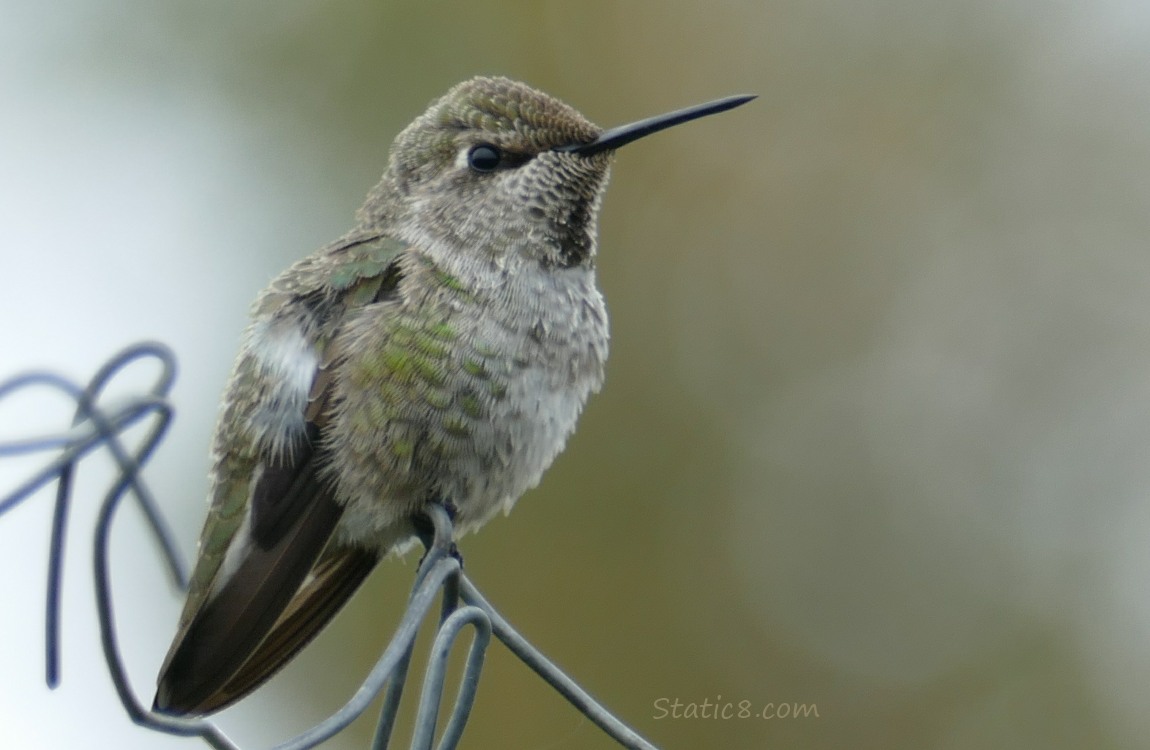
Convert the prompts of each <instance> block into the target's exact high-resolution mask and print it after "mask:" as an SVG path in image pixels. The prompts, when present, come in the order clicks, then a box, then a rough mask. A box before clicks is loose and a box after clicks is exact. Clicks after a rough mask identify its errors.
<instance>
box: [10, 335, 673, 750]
mask: <svg viewBox="0 0 1150 750" xmlns="http://www.w3.org/2000/svg"><path fill="white" fill-rule="evenodd" d="M143 360H152V361H155V362H157V363H158V364H159V365H160V371H159V374H158V376H157V378H156V381H155V383H154V384H153V385H152V387H151V389H150V390H149V391H148V393H147V394H146V395H144V396H139V397H135V398H130V399H126V400H123V401H121V402H119V403H118V404H114V405H103V404H101V403H100V402H101V400H102V396H103V394H104V391H105V389H106V387H107V386H108V384H109V383H111V382H112V381H113V380H115V378H116V377H117V376H118V375H119V374H120V373H121V372H123V371H124V369H125V368H127V367H129V366H130V365H132V364H133V363H135V362H137V361H143ZM175 373H176V364H175V356H174V355H173V354H172V352H171V350H170V349H168V347H166V346H164V345H163V344H160V343H155V342H145V343H140V344H136V345H134V346H131V347H128V348H127V349H125V350H123V351H121V352H120V353H118V354H116V355H115V356H113V357H112V358H110V359H109V360H108V362H107V363H106V364H105V365H104V366H102V367H101V368H100V369H99V370H98V371H97V373H96V374H95V375H94V376H93V377H92V378H91V380H90V381H89V382H88V384H87V385H86V386H84V387H83V388H81V387H79V386H77V385H76V384H75V383H73V382H71V381H70V380H68V379H66V378H63V377H60V376H58V375H55V374H53V373H48V372H33V373H28V374H25V375H19V376H16V377H14V378H11V379H9V380H7V381H5V382H3V383H0V402H2V401H3V400H4V399H7V398H13V397H15V396H16V395H18V394H20V393H23V392H25V391H28V390H32V389H35V388H48V389H51V390H54V391H56V392H58V393H60V394H63V395H64V396H65V397H67V398H68V399H70V400H71V401H72V402H74V403H75V405H76V412H75V416H74V418H73V421H72V426H71V427H70V428H69V429H67V430H64V431H62V432H59V433H56V434H49V435H42V436H37V437H31V438H24V439H15V440H11V441H9V442H0V458H4V457H6V456H17V455H25V454H38V453H45V452H48V451H57V452H58V453H57V455H55V457H54V458H52V460H50V461H49V462H48V464H47V465H46V466H45V467H44V468H42V469H41V470H39V471H37V472H35V473H34V474H33V475H32V476H31V477H30V478H28V479H27V480H25V481H24V482H22V483H21V484H19V485H18V486H17V487H16V489H15V490H13V491H11V492H10V493H8V494H7V495H5V496H3V497H0V516H2V515H3V514H4V513H6V512H7V511H9V510H11V509H12V508H14V507H16V506H17V505H19V504H20V503H21V502H23V501H25V500H27V499H28V498H29V497H31V496H32V495H33V494H35V493H36V492H37V490H40V489H41V488H43V487H46V486H47V485H49V484H51V483H52V482H55V483H56V501H55V505H54V510H53V519H52V530H51V536H50V538H49V544H48V581H47V586H46V599H45V617H44V622H45V657H44V664H45V681H46V683H47V684H48V687H49V688H55V687H56V686H57V685H58V684H59V683H60V680H61V671H60V669H61V667H60V664H61V651H60V592H61V588H62V575H63V561H64V551H65V549H66V547H67V536H68V516H69V511H70V509H71V504H72V500H73V498H72V488H73V479H74V477H75V472H76V468H77V466H78V465H79V463H80V461H81V460H82V459H83V458H85V457H86V456H88V455H89V454H91V453H92V452H93V451H95V450H96V449H103V450H105V451H107V453H108V454H109V455H110V456H111V457H112V459H113V460H114V462H115V463H116V466H117V469H118V472H117V476H116V478H115V480H114V481H113V483H112V486H111V487H110V488H109V490H108V492H107V494H106V495H105V496H104V498H103V501H102V502H101V504H100V508H99V514H98V517H97V521H96V529H95V547H94V555H93V560H92V567H93V573H94V576H95V581H94V585H95V590H96V611H97V619H98V623H99V628H100V641H101V646H102V648H103V652H104V658H105V661H106V662H107V665H108V671H109V674H110V676H111V678H112V683H113V686H114V687H115V690H116V693H117V695H118V696H119V698H120V703H121V704H122V705H123V707H124V710H125V711H126V712H127V714H128V716H129V717H130V718H131V719H132V721H133V722H135V723H136V724H138V725H139V726H141V727H145V728H147V729H151V730H153V731H157V732H163V733H165V734H173V735H178V736H195V737H200V738H202V739H203V740H204V741H205V742H206V743H207V744H208V745H210V746H212V747H213V748H217V750H240V748H239V746H237V745H236V744H234V743H233V742H232V741H231V740H229V739H228V738H227V736H226V735H224V733H223V732H222V731H220V729H219V728H218V727H216V726H215V725H214V724H213V723H212V722H211V721H208V720H205V719H176V718H172V717H168V716H164V715H161V714H156V713H153V712H151V711H150V710H148V709H147V708H145V707H144V705H143V704H142V703H141V702H140V701H139V699H138V698H137V697H136V695H135V694H134V693H133V692H132V689H131V686H130V684H129V683H128V679H127V675H126V673H125V667H124V662H123V658H122V656H121V651H120V643H119V641H118V639H117V637H116V620H115V613H114V611H113V608H112V581H111V576H110V571H109V552H110V550H109V540H110V538H111V528H112V523H113V521H114V518H115V515H116V512H117V510H118V508H119V507H120V501H121V500H122V499H123V498H124V496H125V495H126V494H128V493H131V495H132V496H133V497H134V498H135V499H136V503H137V505H138V506H139V508H140V509H141V510H142V511H143V513H144V516H145V519H146V521H147V525H148V528H149V529H150V531H151V533H152V536H153V537H154V538H155V540H156V542H157V543H158V546H159V551H160V556H161V558H162V559H163V564H164V566H165V567H166V568H167V570H168V573H169V575H170V576H171V578H172V581H173V583H174V584H175V586H176V587H177V588H178V589H180V590H181V591H182V590H183V589H185V588H186V587H187V580H188V572H187V571H188V569H187V566H186V565H185V563H184V561H183V559H182V558H181V557H180V554H179V551H178V549H177V546H176V543H175V537H174V535H173V534H172V531H171V528H170V527H169V525H168V523H167V521H166V520H165V519H164V516H163V514H162V512H161V511H160V509H159V505H158V504H157V503H156V501H155V499H154V498H153V496H152V494H151V492H150V491H149V490H148V488H147V486H146V484H145V483H144V481H143V478H142V477H141V470H142V468H143V466H144V465H145V464H146V463H147V461H148V460H149V459H150V458H151V456H152V455H153V453H154V452H155V450H156V448H157V447H158V446H159V443H160V441H161V440H162V439H163V437H164V434H165V433H166V431H167V428H168V426H169V424H170V423H171V420H172V407H171V404H170V403H169V402H168V400H167V399H168V394H169V393H170V390H171V387H172V383H173V381H174V380H175ZM141 423H148V424H149V427H148V429H147V430H146V432H145V433H144V435H143V437H142V438H141V439H140V440H139V444H138V445H137V446H136V447H135V448H134V449H129V448H128V447H126V446H125V445H124V443H123V442H122V441H121V435H122V434H123V433H124V431H125V430H127V429H128V428H130V427H133V426H135V425H137V424H141ZM427 515H428V520H429V521H430V522H431V526H432V529H433V530H434V533H433V534H432V535H431V537H430V538H429V539H427V540H425V542H424V543H425V545H426V546H427V554H426V555H425V556H424V558H423V560H422V561H421V562H420V565H419V568H418V570H417V572H416V578H415V585H414V587H413V589H412V592H411V596H410V597H409V599H408V604H407V609H406V611H405V612H404V615H403V618H402V619H401V621H400V624H399V626H398V627H397V629H396V632H395V634H394V635H393V636H392V639H391V641H390V643H389V644H388V646H387V648H386V649H385V650H384V652H383V654H382V655H381V656H380V658H379V660H378V661H377V662H376V664H375V666H374V667H373V668H372V670H371V672H370V673H369V674H368V676H367V678H366V679H365V680H364V682H363V684H362V685H361V686H360V687H359V689H358V690H357V691H356V692H355V693H354V694H353V695H352V697H351V698H350V699H349V700H348V702H347V703H346V704H344V706H343V707H342V708H340V709H339V710H338V711H336V712H335V713H334V714H332V715H331V716H330V717H328V718H327V719H325V720H324V721H322V722H320V723H319V724H316V725H315V726H313V727H311V728H310V729H308V730H307V731H305V732H303V733H301V734H299V735H298V736H296V737H294V738H292V739H289V740H287V741H285V742H283V743H281V744H279V745H277V746H276V750H305V749H306V748H312V747H316V746H317V745H319V744H321V743H323V742H325V741H327V740H328V739H330V738H332V737H333V736H335V735H336V734H338V733H340V732H341V731H343V730H344V729H346V728H347V727H348V726H349V725H350V724H351V723H352V722H354V721H355V720H356V719H357V718H358V717H359V716H361V715H362V714H363V712H364V711H366V710H367V708H368V707H369V706H370V705H371V704H372V702H373V701H375V699H376V698H377V697H378V696H379V694H380V693H381V692H383V690H384V688H385V687H386V689H387V693H386V695H385V697H384V701H383V708H382V709H381V711H380V715H379V719H378V721H377V723H376V732H375V737H374V739H373V741H372V748H373V750H386V748H387V747H388V745H389V743H390V740H391V735H392V731H393V729H394V727H395V721H396V717H397V715H398V711H399V705H400V701H401V698H402V696H403V688H404V685H405V684H406V682H407V673H408V669H409V666H410V663H411V657H412V651H413V649H414V644H415V637H416V634H417V633H418V631H419V627H420V624H421V623H422V622H423V621H424V619H425V618H426V617H427V614H428V612H429V611H430V610H431V607H432V605H433V604H434V603H435V600H436V598H437V597H438V598H440V600H441V606H440V614H439V627H438V631H437V633H436V636H435V640H434V643H433V644H432V648H431V654H430V657H429V660H428V665H427V668H426V669H425V670H424V679H423V687H422V691H421V694H420V699H419V706H418V707H417V709H416V720H415V729H414V732H413V735H412V739H411V745H410V747H411V748H412V750H431V748H432V746H433V742H434V738H435V730H436V724H437V719H438V716H439V711H440V706H441V703H442V700H443V691H444V683H445V681H446V676H447V662H448V657H449V656H450V654H451V653H452V651H453V650H454V648H455V644H456V641H457V640H458V639H459V637H460V635H461V634H462V633H463V631H464V630H466V629H468V628H470V629H472V631H473V632H474V635H473V637H472V640H471V645H470V647H469V649H468V654H467V660H466V663H465V666H464V669H463V675H462V677H461V679H460V685H459V688H458V690H457V692H456V695H455V701H454V703H453V705H452V709H451V713H450V716H449V717H448V720H447V723H446V725H445V727H444V729H443V732H442V733H441V735H440V737H439V743H438V744H437V745H435V747H436V748H437V750H453V749H454V748H456V747H457V746H458V745H459V741H460V739H461V737H462V735H463V730H464V728H465V726H466V724H467V720H468V717H469V715H470V712H471V709H472V707H473V705H474V702H475V695H476V691H477V689H478V685H479V676H480V673H481V672H482V670H483V660H484V656H485V655H486V652H487V647H488V645H489V644H490V641H491V636H492V635H493V634H494V635H495V637H496V638H498V639H499V640H500V641H501V642H503V643H504V644H505V645H506V646H507V648H508V649H509V650H510V651H511V652H512V653H513V654H515V655H516V656H517V657H518V658H519V659H520V660H522V661H523V663H524V664H526V665H527V666H529V667H530V668H531V669H532V670H534V671H535V672H536V673H537V674H538V675H539V676H540V677H542V678H543V680H544V681H545V682H547V684H549V685H551V686H552V687H553V688H554V689H555V690H556V691H558V692H559V693H560V695H562V696H563V697H564V698H566V699H567V700H568V701H569V702H570V703H571V704H572V705H573V706H575V708H576V709H577V710H578V711H580V712H581V713H582V714H583V715H585V716H586V717H587V718H588V719H590V720H591V721H592V722H594V723H595V724H596V725H597V726H599V727H600V728H601V729H602V730H603V731H604V732H605V733H606V734H607V735H608V736H610V737H611V738H613V739H614V740H616V741H617V742H618V743H619V744H620V745H622V746H623V747H626V748H632V749H634V750H656V748H655V746H654V745H652V744H651V743H650V742H648V741H647V740H645V739H643V738H642V737H641V736H639V735H638V734H637V733H636V732H635V731H633V730H632V729H630V728H629V727H627V726H626V725H625V724H623V722H621V721H620V720H619V719H618V718H616V717H615V716H613V715H612V714H611V713H610V712H608V711H607V710H606V708H604V707H603V706H602V705H601V704H600V703H598V702H596V701H595V700H594V699H593V698H591V697H590V696H589V695H588V694H587V693H586V692H585V691H584V690H583V689H582V688H580V687H579V686H578V685H577V684H576V683H575V682H574V680H572V679H571V678H570V677H568V676H567V675H566V674H564V673H563V672H562V671H561V670H560V669H559V668H558V667H556V666H555V665H554V664H553V663H552V662H550V661H549V660H548V659H547V658H546V657H544V656H543V655H542V654H541V653H540V652H539V651H538V650H536V649H535V648H534V647H533V646H531V645H530V644H529V643H528V642H527V640H526V639H524V638H523V636H521V635H520V634H519V633H518V632H516V631H515V630H514V629H513V628H512V627H511V626H510V625H509V624H508V623H507V621H506V620H504V619H503V617H501V616H500V615H499V613H498V612H496V611H495V609H494V608H493V607H492V606H491V605H490V604H489V603H488V602H487V600H486V599H484V598H483V596H482V595H481V594H480V593H479V591H478V589H476V587H475V586H474V585H473V584H472V583H471V581H470V580H468V579H467V577H466V576H465V575H464V574H463V571H462V569H461V567H460V561H459V556H458V553H457V552H456V550H455V545H454V543H453V542H452V539H453V530H452V522H451V515H450V514H449V513H448V511H447V510H446V509H445V508H443V507H442V506H439V505H435V506H432V507H431V508H430V509H429V510H428V512H427ZM461 603H462V605H461Z"/></svg>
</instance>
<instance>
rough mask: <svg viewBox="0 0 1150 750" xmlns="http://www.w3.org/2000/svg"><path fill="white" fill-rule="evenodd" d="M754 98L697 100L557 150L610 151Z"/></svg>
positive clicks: (591, 152)
mask: <svg viewBox="0 0 1150 750" xmlns="http://www.w3.org/2000/svg"><path fill="white" fill-rule="evenodd" d="M754 98H755V96H754V95H750V96H746V95H744V96H728V97H727V98H725V99H717V100H715V101H713V102H707V103H706V104H696V105H695V106H694V107H687V108H686V109H680V110H676V111H675V112H668V113H667V114H665V115H656V116H655V117H648V118H647V119H646V120H639V121H638V122H633V123H631V124H630V125H620V126H619V127H617V128H611V129H610V130H604V131H603V132H602V133H601V134H600V135H599V137H598V138H596V139H595V140H593V141H591V142H590V143H573V144H571V145H569V146H556V147H555V150H556V151H564V152H566V153H569V154H579V155H580V156H591V155H592V154H597V153H599V152H600V151H610V150H612V149H616V148H619V147H620V146H624V145H626V144H628V143H630V142H631V141H636V140H638V139H640V138H642V137H643V136H647V135H651V133H658V132H659V131H660V130H665V129H667V128H669V127H672V126H674V125H681V124H682V123H684V122H690V121H691V120H697V119H698V118H700V117H706V116H707V115H716V114H718V113H720V112H726V111H727V110H728V109H734V108H735V107H738V106H741V105H743V104H746V103H747V102H749V101H750V100H752V99H754Z"/></svg>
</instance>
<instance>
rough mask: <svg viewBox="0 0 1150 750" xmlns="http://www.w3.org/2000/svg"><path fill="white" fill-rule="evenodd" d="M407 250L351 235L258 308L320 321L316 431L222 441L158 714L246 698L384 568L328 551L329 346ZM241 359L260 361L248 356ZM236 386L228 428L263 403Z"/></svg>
mask: <svg viewBox="0 0 1150 750" xmlns="http://www.w3.org/2000/svg"><path fill="white" fill-rule="evenodd" d="M402 249H403V246H402V245H400V244H399V243H398V242H396V241H394V240H390V239H388V238H382V237H378V236H357V235H349V237H347V238H344V239H343V240H341V241H339V242H337V243H333V245H331V246H329V247H328V248H325V249H324V250H323V251H321V252H320V253H318V254H317V255H315V256H311V257H309V258H306V259H304V260H302V261H300V262H299V263H297V264H296V265H295V266H293V267H292V268H291V269H289V270H288V271H287V272H285V273H284V274H283V275H282V276H281V277H280V278H279V279H277V280H276V282H273V284H272V286H271V288H270V289H269V291H268V292H267V293H265V294H264V295H263V296H262V297H261V300H260V301H259V302H257V306H256V311H255V315H256V319H257V321H258V320H259V319H260V316H261V314H264V315H269V314H271V313H269V311H272V310H293V309H294V311H295V313H297V314H299V315H300V316H301V317H300V318H299V320H305V321H310V322H312V323H314V328H315V330H314V331H312V334H313V335H311V336H309V339H310V340H311V341H312V343H313V345H314V349H315V352H314V353H315V354H317V355H321V353H322V359H321V360H320V362H319V364H318V366H317V368H316V371H315V373H314V374H313V376H312V385H311V390H310V393H309V395H308V399H307V403H306V406H305V408H304V409H303V411H304V413H303V415H302V417H303V422H304V425H305V429H304V431H303V434H302V435H300V436H298V437H297V438H296V439H294V440H283V439H282V438H281V437H280V436H278V435H271V436H265V437H266V438H267V439H255V440H252V439H248V440H241V441H237V442H240V443H243V445H227V444H224V445H220V444H217V446H216V452H217V455H218V460H219V461H220V462H221V469H220V470H219V471H218V472H217V475H218V476H219V477H221V479H220V480H219V481H218V483H217V485H216V486H215V487H214V493H213V498H212V506H211V508H210V510H209V513H208V519H207V521H206V523H205V527H204V531H203V533H202V535H201V540H200V552H199V556H198V559H197V562H196V569H195V571H194V572H193V574H192V581H191V585H190V586H189V590H188V600H187V603H186V605H185V608H184V612H183V614H182V615H181V618H180V627H179V630H178V632H177V634H176V637H175V639H174V641H173V643H172V646H171V649H170V650H169V652H168V655H167V658H166V659H165V661H164V665H163V666H162V667H161V669H160V676H159V679H158V682H157V691H156V699H155V703H154V706H153V708H154V709H155V710H157V711H161V712H164V713H168V714H174V715H183V714H204V713H210V712H212V711H217V710H219V709H221V708H223V707H224V706H226V705H228V704H230V703H232V702H234V701H236V700H239V699H240V698H242V697H243V696H244V695H246V694H247V693H249V692H251V691H252V690H254V689H255V688H256V687H258V686H259V685H260V684H261V683H262V682H263V681H264V680H266V679H267V678H268V677H270V676H271V675H272V674H273V673H274V672H275V671H276V670H277V669H279V667H281V666H283V664H284V663H285V662H286V661H287V660H288V659H290V658H291V657H292V656H293V655H294V654H295V653H296V652H297V651H299V649H301V648H302V647H303V646H304V645H306V644H307V643H308V641H310V640H311V638H312V637H314V636H315V634H316V633H317V632H319V630H320V629H321V628H322V627H323V626H324V625H325V624H326V623H327V622H328V621H329V620H330V619H331V618H332V617H333V616H334V615H335V613H336V612H337V611H338V610H339V609H340V607H341V606H342V605H343V604H344V603H345V602H346V601H347V599H348V598H349V597H350V596H351V594H352V593H354V591H355V590H356V589H357V588H358V586H359V584H360V583H361V582H362V581H363V580H364V578H366V576H367V574H368V573H369V572H370V571H371V569H372V568H373V567H374V565H375V563H376V562H377V560H378V557H379V551H378V550H365V549H358V548H347V547H339V546H336V545H329V544H328V543H329V541H330V540H331V538H332V535H333V534H334V532H335V529H336V526H337V524H338V522H339V519H340V516H341V515H342V512H343V506H342V505H341V504H340V503H339V502H338V500H337V499H336V497H335V488H334V487H333V486H332V483H331V482H330V481H328V480H327V479H326V478H325V477H324V476H323V475H322V472H321V467H322V465H323V450H324V447H323V446H324V429H325V428H326V425H327V419H328V414H329V408H328V407H329V403H328V402H329V400H330V399H331V398H332V392H333V387H332V386H333V384H334V382H335V370H334V369H333V368H332V366H331V365H332V363H333V362H334V361H335V360H336V358H337V357H338V352H336V351H334V347H333V346H331V345H330V342H331V341H332V340H333V339H334V338H335V336H334V334H335V332H336V331H337V330H338V328H339V323H340V321H341V320H342V318H343V316H344V313H345V312H346V311H347V310H349V309H352V308H354V307H358V306H362V305H364V304H372V303H376V302H386V301H388V300H389V299H390V298H391V296H393V295H394V294H395V293H396V285H397V283H398V280H399V272H398V266H397V264H396V263H395V261H396V259H397V257H398V256H399V254H400V252H401V251H402ZM335 254H338V255H339V257H338V258H331V257H330V256H331V255H335ZM325 350H326V351H325ZM243 356H252V355H251V352H250V351H248V350H247V349H245V352H244V353H243V354H241V357H243ZM241 372H249V373H250V372H253V370H252V368H238V369H237V373H241ZM235 377H236V379H235V380H233V384H232V388H230V389H229V390H230V392H231V394H232V398H231V399H230V400H229V402H228V404H227V405H226V406H225V410H224V414H223V417H222V419H223V420H225V421H226V420H242V419H245V418H248V417H250V416H251V413H252V412H253V410H255V409H257V408H258V407H259V406H260V404H259V403H258V399H257V398H252V397H250V396H251V394H250V393H249V394H248V396H247V397H245V395H244V393H243V390H244V389H245V388H249V387H254V386H252V385H251V384H250V383H245V382H243V380H242V377H243V376H241V375H239V374H237V376H235ZM260 393H261V395H262V397H264V398H274V397H275V396H274V395H272V396H268V395H266V394H265V393H264V392H262V391H261V392H260ZM245 410H246V411H245ZM221 429H222V427H221ZM235 434H240V433H239V432H238V431H237V432H236V433H235ZM247 435H248V436H249V437H250V436H251V433H250V432H249V433H247ZM273 438H274V439H273ZM225 442H226V441H225ZM244 445H250V446H254V447H252V448H251V449H250V450H245V449H244V447H243V446H244Z"/></svg>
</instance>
